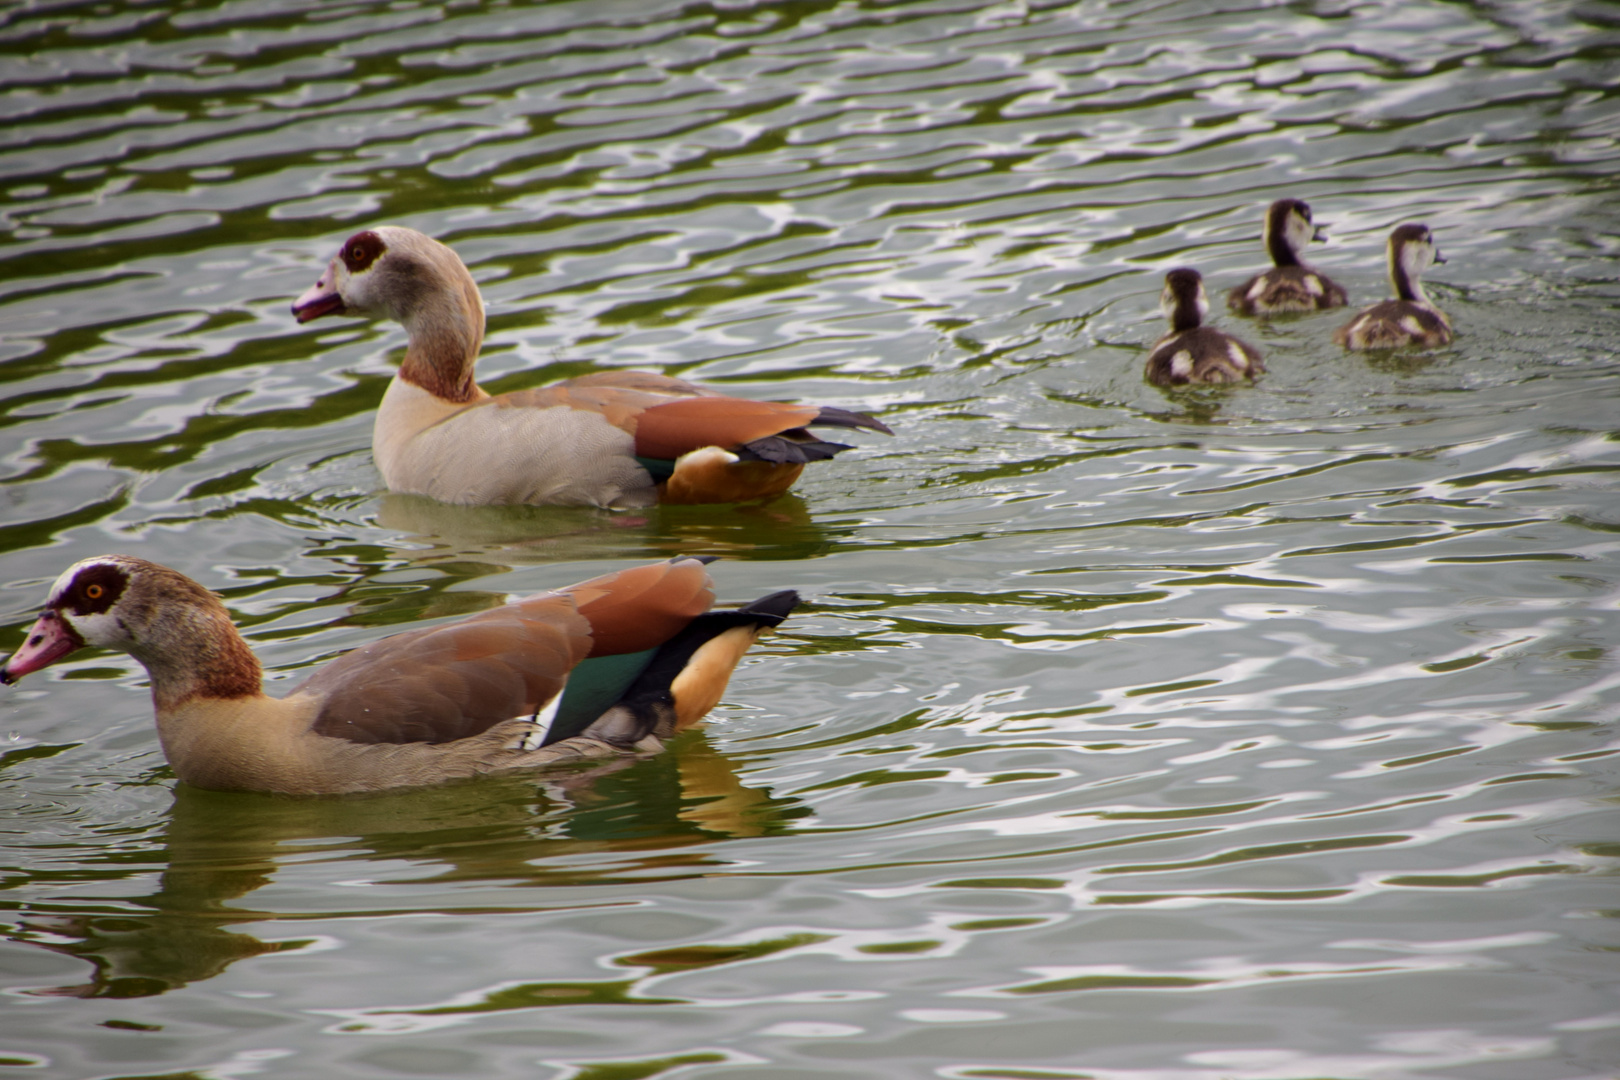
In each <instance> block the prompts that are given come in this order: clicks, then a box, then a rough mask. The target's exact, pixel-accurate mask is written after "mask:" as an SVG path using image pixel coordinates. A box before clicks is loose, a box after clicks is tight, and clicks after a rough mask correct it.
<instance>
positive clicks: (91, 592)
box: [84, 585, 107, 600]
mask: <svg viewBox="0 0 1620 1080" xmlns="http://www.w3.org/2000/svg"><path fill="white" fill-rule="evenodd" d="M106 591H107V590H106V589H103V588H102V587H101V586H100V585H86V586H85V588H84V595H86V596H88V597H89V598H90V599H92V600H100V599H101V596H102V594H103V593H105V592H106Z"/></svg>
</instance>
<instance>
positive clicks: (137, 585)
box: [0, 555, 260, 708]
mask: <svg viewBox="0 0 1620 1080" xmlns="http://www.w3.org/2000/svg"><path fill="white" fill-rule="evenodd" d="M92 646H93V647H97V648H105V649H117V650H119V651H120V652H126V653H129V654H130V655H131V656H133V657H135V659H137V660H139V661H140V662H141V663H142V664H143V665H145V667H146V669H147V672H148V673H149V674H150V675H151V676H152V693H153V696H154V697H155V698H157V699H158V703H159V708H163V707H165V706H168V705H172V704H176V703H178V701H181V700H184V699H186V698H187V697H190V696H194V695H195V694H199V693H202V694H206V695H207V696H210V697H242V696H254V695H257V694H258V693H259V692H260V668H259V662H258V660H257V659H255V658H254V656H253V653H252V652H251V651H250V650H249V649H248V647H247V643H246V642H244V641H243V640H242V637H241V635H240V634H238V633H237V632H236V628H235V626H234V625H232V623H231V617H230V612H229V611H227V610H226V608H225V605H224V604H223V603H221V602H220V599H219V597H217V596H215V595H214V594H213V593H211V592H209V591H208V590H207V589H205V588H203V587H202V586H201V585H199V584H197V583H196V582H195V581H192V580H191V579H190V578H188V577H186V576H185V575H184V574H181V573H178V572H176V571H174V570H170V569H169V568H168V567H166V566H159V565H158V564H157V563H153V562H148V561H147V560H145V559H139V558H136V557H134V556H131V555H98V556H95V557H93V558H89V559H83V560H81V561H79V562H76V563H74V564H73V565H72V566H70V567H68V568H67V569H66V570H64V571H63V572H62V576H61V577H58V578H57V579H56V582H55V583H54V584H53V585H52V586H51V591H50V595H49V596H48V597H47V598H46V601H45V610H44V611H42V612H41V613H40V615H39V618H38V619H36V620H35V622H34V625H33V627H32V628H31V629H30V630H29V631H28V636H27V637H26V638H25V639H24V640H23V644H22V647H21V648H19V649H18V650H17V651H16V652H14V653H12V654H11V656H9V657H8V658H7V659H6V661H5V663H4V664H0V682H3V683H14V682H16V681H17V680H18V679H21V678H22V677H23V676H24V675H29V674H32V673H33V672H36V671H39V670H40V669H42V668H47V667H50V666H51V665H52V664H54V663H56V662H57V661H59V660H62V659H63V658H65V657H67V656H69V655H71V654H73V653H75V652H77V651H78V650H80V649H82V648H86V647H92Z"/></svg>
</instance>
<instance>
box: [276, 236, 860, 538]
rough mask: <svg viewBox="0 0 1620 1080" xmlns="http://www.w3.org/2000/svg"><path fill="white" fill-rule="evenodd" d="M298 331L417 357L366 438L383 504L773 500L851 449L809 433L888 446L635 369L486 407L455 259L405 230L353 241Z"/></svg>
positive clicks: (831, 413) (495, 399)
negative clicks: (386, 494)
mask: <svg viewBox="0 0 1620 1080" xmlns="http://www.w3.org/2000/svg"><path fill="white" fill-rule="evenodd" d="M292 310H293V314H294V315H295V316H296V317H297V319H298V321H299V322H301V323H302V322H308V321H310V320H311V319H318V318H321V317H322V316H326V315H345V314H352V315H369V316H372V317H376V318H387V319H393V320H395V321H397V322H399V323H402V324H403V325H404V326H405V329H406V332H407V333H408V335H409V338H410V344H409V346H408V348H407V349H406V352H405V359H404V361H403V362H402V363H401V365H400V369H399V372H398V374H397V375H396V376H395V377H394V379H393V381H392V382H391V383H390V384H389V386H388V390H387V392H386V393H385V394H384V395H383V400H382V404H381V406H380V407H379V408H378V410H377V419H376V424H375V426H374V428H373V430H372V453H373V456H374V457H375V459H376V463H377V468H378V470H379V471H380V472H381V473H382V476H383V481H384V482H385V483H386V484H387V485H388V487H389V489H390V490H392V491H398V492H403V493H407V494H416V495H427V496H430V497H432V498H435V499H438V500H439V501H441V502H447V503H462V504H467V505H478V504H489V503H534V504H558V505H574V506H603V507H627V506H647V505H651V504H653V503H655V502H658V501H660V500H662V501H665V502H683V503H705V502H740V501H748V500H755V499H766V498H771V497H773V496H776V495H780V494H781V493H782V492H784V491H786V490H787V489H788V488H789V487H791V486H792V484H793V482H794V481H795V480H797V479H798V477H799V474H800V473H801V472H803V470H804V466H805V464H807V463H808V462H812V461H821V460H825V459H827V458H830V457H832V456H833V455H834V454H837V453H838V452H839V451H841V450H847V449H849V447H848V446H846V445H844V444H842V443H835V442H827V441H824V440H822V439H819V438H817V437H815V436H813V435H811V434H810V433H809V431H808V430H807V428H808V427H809V426H811V425H827V426H833V427H842V428H868V429H871V430H874V431H881V432H884V433H888V430H889V429H888V428H887V427H885V426H884V425H883V424H882V423H880V422H879V421H877V420H874V419H873V418H872V417H870V416H866V415H865V414H862V413H855V412H849V411H847V410H844V409H836V408H831V407H823V406H817V405H792V404H787V403H782V402H769V401H749V400H745V399H742V398H732V397H726V396H724V395H722V394H719V393H716V392H715V391H713V390H709V389H706V388H704V387H701V386H698V385H696V384H694V383H690V382H687V381H686V380H684V379H676V378H671V377H669V376H665V375H658V374H653V373H650V372H640V371H623V372H619V371H615V372H603V373H599V374H595V375H587V376H584V377H583V378H578V379H569V380H567V381H565V382H560V383H556V384H554V385H551V386H547V387H542V388H539V389H534V390H519V391H515V392H513V393H509V394H499V395H491V394H488V393H486V392H485V391H484V390H483V389H481V388H480V387H479V386H478V384H477V383H476V382H475V381H474V380H473V368H474V365H475V364H476V363H477V361H478V351H479V348H480V346H481V345H482V344H483V339H484V305H483V300H482V298H481V297H480V296H479V292H478V285H477V283H476V282H474V281H473V278H472V275H471V274H470V273H468V271H467V268H466V266H465V265H464V264H463V263H462V261H461V259H460V258H459V257H458V256H457V255H456V253H455V252H454V251H452V250H451V249H450V248H448V247H446V246H445V245H443V244H441V243H439V242H438V241H436V240H433V239H431V238H429V237H427V236H424V235H423V234H422V233H419V232H417V231H415V230H414V229H407V228H402V227H399V226H386V225H385V226H379V227H377V228H375V229H367V230H364V231H362V232H358V233H356V234H354V235H353V236H351V237H349V239H348V240H347V241H345V242H344V244H343V247H342V248H341V249H340V250H339V252H338V254H337V255H336V256H334V257H333V259H332V260H331V262H330V263H329V264H328V266H327V268H326V271H325V273H323V274H322V275H321V278H320V280H319V281H318V282H316V283H315V285H314V286H313V287H311V288H310V289H309V290H308V291H307V292H305V293H304V294H303V295H302V296H300V297H299V298H298V300H297V301H296V302H295V303H294V304H293V308H292Z"/></svg>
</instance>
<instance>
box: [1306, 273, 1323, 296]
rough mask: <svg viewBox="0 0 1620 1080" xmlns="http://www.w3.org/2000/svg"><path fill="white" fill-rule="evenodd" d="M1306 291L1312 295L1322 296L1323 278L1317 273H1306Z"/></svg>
mask: <svg viewBox="0 0 1620 1080" xmlns="http://www.w3.org/2000/svg"><path fill="white" fill-rule="evenodd" d="M1305 291H1306V292H1308V293H1310V294H1311V295H1312V296H1321V295H1322V293H1323V289H1322V279H1321V278H1319V277H1317V276H1316V275H1315V274H1306V275H1305Z"/></svg>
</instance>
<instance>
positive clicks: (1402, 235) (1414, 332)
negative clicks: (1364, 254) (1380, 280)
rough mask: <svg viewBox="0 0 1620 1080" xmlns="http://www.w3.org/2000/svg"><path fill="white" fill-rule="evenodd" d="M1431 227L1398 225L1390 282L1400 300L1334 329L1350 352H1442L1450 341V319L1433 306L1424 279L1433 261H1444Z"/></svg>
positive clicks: (1392, 246) (1392, 239)
mask: <svg viewBox="0 0 1620 1080" xmlns="http://www.w3.org/2000/svg"><path fill="white" fill-rule="evenodd" d="M1445 261H1446V260H1445V259H1443V258H1442V257H1441V256H1440V249H1439V248H1438V247H1436V246H1435V243H1434V234H1433V233H1431V232H1430V231H1429V227H1428V226H1427V225H1418V224H1411V225H1398V226H1396V228H1395V231H1394V232H1392V233H1390V234H1389V284H1390V287H1391V288H1393V289H1394V290H1395V299H1393V300H1385V301H1384V302H1383V303H1381V304H1374V305H1373V306H1372V307H1370V308H1367V309H1366V310H1364V311H1362V312H1361V313H1360V314H1359V315H1357V316H1356V317H1355V318H1353V319H1351V320H1350V321H1349V322H1347V323H1345V324H1344V325H1343V326H1341V327H1339V329H1338V330H1336V331H1334V334H1333V340H1334V341H1336V342H1338V343H1339V344H1340V345H1343V346H1344V347H1345V348H1347V349H1395V348H1400V347H1401V346H1403V345H1421V346H1424V347H1425V348H1431V349H1432V348H1437V347H1439V346H1441V345H1446V344H1449V343H1450V342H1451V320H1450V319H1448V318H1446V313H1445V312H1443V311H1441V310H1440V309H1439V308H1437V307H1435V306H1434V301H1432V300H1430V299H1429V297H1428V296H1427V294H1425V293H1424V291H1423V282H1422V281H1421V280H1420V279H1421V277H1422V274H1423V271H1425V270H1427V269H1428V268H1429V266H1430V264H1431V263H1443V262H1445Z"/></svg>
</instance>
